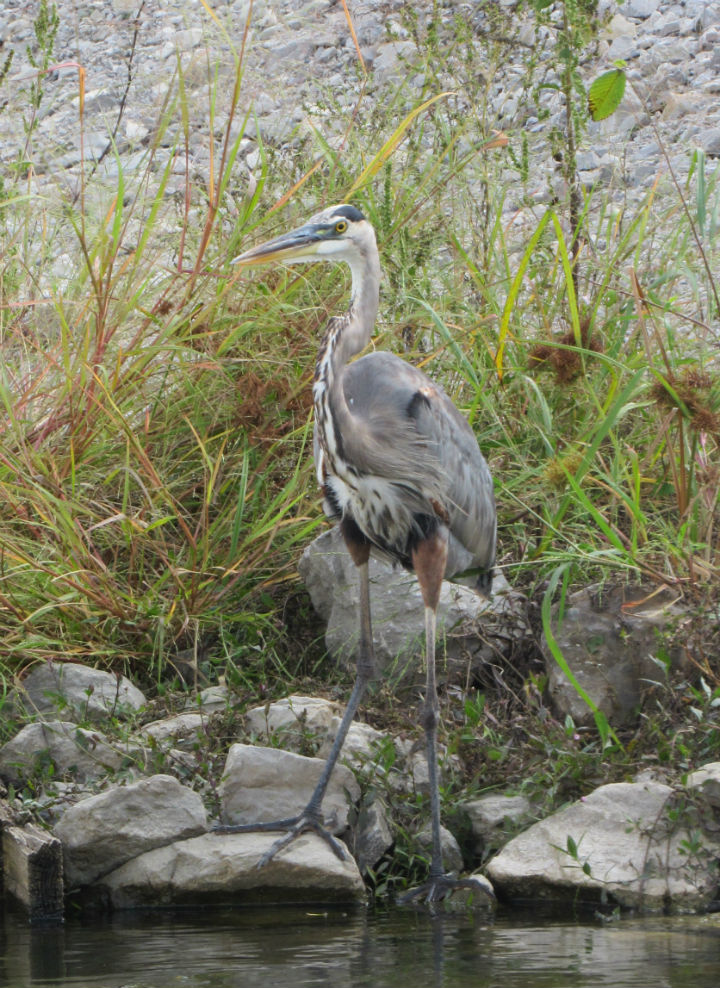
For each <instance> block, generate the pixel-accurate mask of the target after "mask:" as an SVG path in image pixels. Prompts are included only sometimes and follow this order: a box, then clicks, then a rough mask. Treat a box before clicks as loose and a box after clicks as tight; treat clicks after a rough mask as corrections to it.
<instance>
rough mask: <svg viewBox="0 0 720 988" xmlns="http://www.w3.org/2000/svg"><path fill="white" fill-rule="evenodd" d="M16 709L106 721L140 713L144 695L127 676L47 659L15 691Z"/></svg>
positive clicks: (12, 693) (12, 697)
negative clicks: (109, 718) (109, 717)
mask: <svg viewBox="0 0 720 988" xmlns="http://www.w3.org/2000/svg"><path fill="white" fill-rule="evenodd" d="M9 700H10V702H11V703H12V705H13V708H14V709H16V710H19V711H23V712H25V713H28V714H34V713H47V712H53V713H58V712H61V713H63V714H65V716H66V717H75V718H77V719H78V720H93V721H104V720H106V719H107V717H108V716H112V717H124V716H127V715H128V714H134V713H137V711H138V710H141V709H142V708H143V707H144V706H145V704H146V700H145V696H144V694H143V693H142V692H141V691H140V690H139V689H138V688H137V686H134V685H133V684H132V683H131V682H130V680H129V679H127V678H126V677H125V676H120V675H116V674H114V673H111V672H104V671H103V670H102V669H92V668H90V667H89V666H84V665H81V664H80V663H77V662H44V663H42V664H40V665H37V666H35V667H34V668H33V669H32V670H31V671H30V673H29V674H28V675H27V676H26V677H25V679H24V680H23V681H22V683H21V685H20V686H18V687H17V688H16V689H14V690H11V692H10V695H9Z"/></svg>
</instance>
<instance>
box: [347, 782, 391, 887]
mask: <svg viewBox="0 0 720 988" xmlns="http://www.w3.org/2000/svg"><path fill="white" fill-rule="evenodd" d="M353 836H354V840H353V847H352V851H353V856H354V858H355V860H356V861H357V864H358V868H359V869H360V871H361V873H362V874H363V875H365V874H366V873H367V871H368V869H370V868H374V867H375V866H376V865H377V863H378V861H380V859H381V858H382V856H383V855H384V854H386V853H387V852H388V851H389V850H390V848H391V847H392V845H393V843H394V837H393V833H392V828H391V826H390V821H389V820H388V815H387V810H386V807H385V806H384V804H383V803H382V802H381V801H380V800H379V799H373V800H372V801H371V802H370V803H369V804H365V803H363V804H362V806H361V807H360V812H359V814H358V819H357V823H356V825H355V827H354V834H353Z"/></svg>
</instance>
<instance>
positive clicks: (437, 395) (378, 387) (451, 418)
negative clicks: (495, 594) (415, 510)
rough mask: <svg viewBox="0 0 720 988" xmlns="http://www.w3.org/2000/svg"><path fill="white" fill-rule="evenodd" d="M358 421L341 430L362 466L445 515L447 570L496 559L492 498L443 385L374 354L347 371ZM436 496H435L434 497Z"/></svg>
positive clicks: (470, 436) (349, 454) (484, 565)
mask: <svg viewBox="0 0 720 988" xmlns="http://www.w3.org/2000/svg"><path fill="white" fill-rule="evenodd" d="M342 384H343V391H344V394H345V400H346V402H347V406H348V410H349V411H350V413H351V416H352V418H353V420H354V423H355V426H356V427H355V428H353V429H352V430H350V431H348V430H345V433H344V435H343V443H344V452H345V457H346V459H347V461H348V462H349V463H351V464H352V465H353V466H354V467H355V468H356V469H357V470H358V471H360V472H365V473H373V474H375V475H376V476H380V477H385V478H387V479H388V480H391V481H393V482H395V483H398V484H401V485H403V487H404V488H407V489H408V490H409V491H410V490H414V491H416V492H417V493H418V496H419V497H420V498H421V499H422V501H423V502H424V510H426V511H428V513H431V512H432V511H435V513H437V506H438V505H437V502H439V504H440V505H441V506H442V509H443V510H444V512H445V513H446V514H447V518H448V522H447V526H448V529H449V533H450V534H449V545H448V550H449V551H448V565H447V569H446V574H447V575H448V576H450V575H452V574H453V573H458V572H460V571H462V570H466V569H471V568H478V569H481V570H489V569H490V568H491V567H492V565H493V563H494V561H495V541H496V518H495V497H494V493H493V483H492V478H491V476H490V471H489V469H488V466H487V464H486V462H485V459H484V457H483V455H482V453H481V452H480V449H479V447H478V444H477V440H476V439H475V435H474V433H473V431H472V429H471V428H470V426H469V424H468V423H467V421H466V420H465V418H463V416H462V415H461V414H460V412H459V411H458V410H457V409H456V408H455V406H454V405H453V403H452V401H450V399H449V398H448V396H447V395H446V394H445V392H444V391H443V390H442V388H441V387H440V386H439V385H437V384H435V383H434V382H433V381H431V380H430V378H429V377H427V375H425V374H423V372H422V371H420V370H418V369H417V368H416V367H413V366H412V365H411V364H408V363H406V362H405V361H404V360H401V359H400V357H397V356H395V355H394V354H391V353H387V352H382V353H371V354H368V355H367V356H365V357H361V358H360V360H356V361H355V362H354V363H352V364H348V365H347V366H346V367H345V368H344V370H343V379H342ZM432 502H436V503H435V504H433V503H432Z"/></svg>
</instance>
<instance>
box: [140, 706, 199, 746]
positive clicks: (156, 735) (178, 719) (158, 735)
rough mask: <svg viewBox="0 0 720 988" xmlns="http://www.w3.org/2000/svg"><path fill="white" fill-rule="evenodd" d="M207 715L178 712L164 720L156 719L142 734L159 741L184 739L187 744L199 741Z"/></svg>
mask: <svg viewBox="0 0 720 988" xmlns="http://www.w3.org/2000/svg"><path fill="white" fill-rule="evenodd" d="M206 721H207V717H206V716H204V715H203V714H198V713H190V712H188V713H184V714H177V715H176V716H175V717H166V718H164V720H154V721H152V722H151V723H150V724H146V725H145V726H144V727H143V729H142V731H141V732H140V735H141V736H142V737H146V738H147V737H150V738H153V740H155V741H157V742H163V741H183V742H185V743H186V744H187V743H191V742H194V741H197V740H198V739H199V738H200V737H201V736H202V734H203V733H204V727H205V723H206Z"/></svg>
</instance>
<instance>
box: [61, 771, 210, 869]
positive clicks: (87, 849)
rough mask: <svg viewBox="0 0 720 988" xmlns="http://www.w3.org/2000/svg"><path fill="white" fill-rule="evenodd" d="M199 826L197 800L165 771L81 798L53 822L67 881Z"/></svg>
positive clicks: (202, 824) (202, 820)
mask: <svg viewBox="0 0 720 988" xmlns="http://www.w3.org/2000/svg"><path fill="white" fill-rule="evenodd" d="M205 830H207V814H206V813H205V809H204V807H203V804H202V800H201V799H200V797H199V796H198V794H197V793H195V792H193V791H192V789H188V788H186V787H185V786H182V785H180V783H179V782H178V781H177V779H175V778H173V777H172V776H169V775H154V776H152V777H151V778H149V779H143V780H142V781H140V782H135V783H133V784H132V785H129V786H118V787H117V788H114V789H110V790H109V791H108V792H103V793H99V794H98V795H97V796H91V797H90V798H89V799H83V800H81V801H80V802H79V803H76V804H75V805H74V806H71V807H70V808H69V809H68V810H66V812H65V813H64V814H63V816H62V817H61V819H60V821H59V823H57V824H56V826H55V834H56V836H57V837H59V838H60V840H61V841H62V843H63V849H64V859H65V879H66V883H67V885H68V886H69V887H76V886H80V885H89V884H90V883H91V882H94V881H95V880H96V879H97V878H98V877H100V876H101V875H104V874H105V873H107V872H109V871H112V870H113V869H115V868H117V867H119V866H120V865H122V864H124V863H125V862H126V861H129V860H130V859H131V858H134V857H137V856H138V855H139V854H143V853H144V852H146V851H149V850H152V849H153V848H157V847H163V846H165V845H166V844H170V843H172V842H174V841H177V840H183V839H185V838H187V837H194V836H196V835H197V834H201V833H203V831H205Z"/></svg>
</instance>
